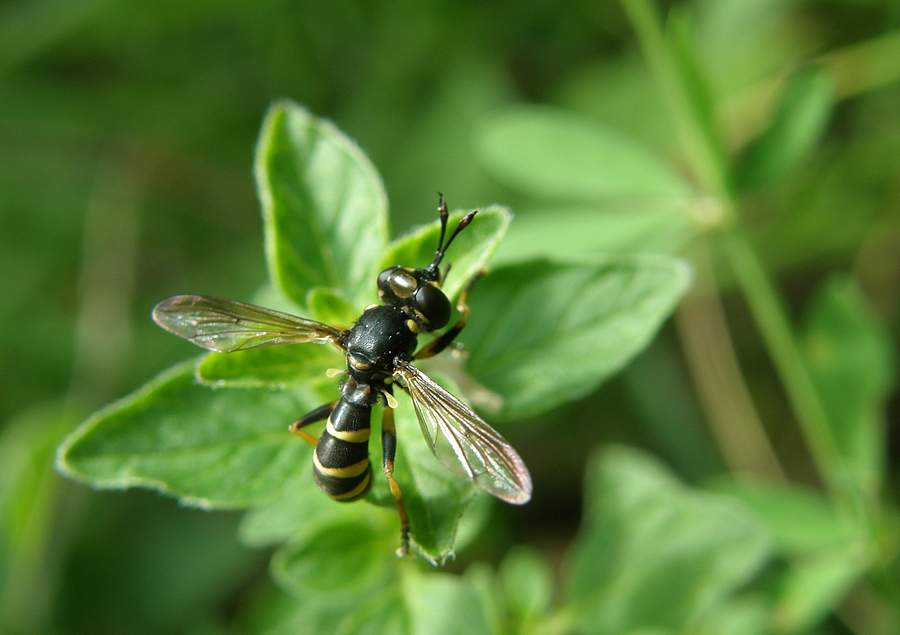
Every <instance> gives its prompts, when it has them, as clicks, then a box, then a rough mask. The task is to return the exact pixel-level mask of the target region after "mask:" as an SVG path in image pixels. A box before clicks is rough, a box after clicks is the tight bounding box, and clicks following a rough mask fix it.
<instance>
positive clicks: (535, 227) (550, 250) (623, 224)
mask: <svg viewBox="0 0 900 635" xmlns="http://www.w3.org/2000/svg"><path fill="white" fill-rule="evenodd" d="M682 202H683V201H682ZM612 207H613V206H598V207H563V208H548V209H535V210H532V211H531V212H529V213H517V214H516V222H514V223H513V224H512V225H511V226H510V228H509V233H508V234H507V235H506V237H505V238H504V239H503V242H501V243H500V245H499V246H498V247H497V252H496V253H495V254H494V256H493V258H492V259H491V262H492V263H495V264H496V263H500V262H509V261H512V260H523V259H525V258H556V259H560V258H563V259H565V258H568V259H572V258H575V257H585V256H590V257H597V256H598V255H601V254H602V255H612V254H628V255H632V254H669V255H675V254H677V253H678V252H679V251H681V249H682V248H684V246H685V245H686V244H688V243H689V242H690V241H691V240H693V239H694V238H696V237H697V235H698V234H699V231H698V228H697V227H696V226H695V225H693V224H692V223H691V222H690V219H689V217H688V214H687V210H685V209H683V208H678V207H679V201H678V200H677V199H676V200H672V201H670V205H669V206H668V207H666V206H665V205H654V206H653V207H652V208H651V209H636V208H635V207H634V206H628V209H613V208H612Z"/></svg>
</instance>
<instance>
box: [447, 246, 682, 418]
mask: <svg viewBox="0 0 900 635" xmlns="http://www.w3.org/2000/svg"><path fill="white" fill-rule="evenodd" d="M689 281H690V270H689V268H688V266H687V265H686V264H685V263H683V262H682V261H680V260H676V259H672V258H667V257H662V256H659V257H652V256H646V257H631V258H628V257H621V258H610V259H604V260H595V261H592V262H590V263H585V264H564V263H561V262H554V261H550V260H531V261H527V262H523V263H518V264H509V265H504V266H501V267H498V268H497V269H494V270H492V271H491V272H490V274H489V275H487V276H485V277H484V278H483V279H482V280H481V281H480V282H479V283H478V284H477V285H476V286H475V288H474V289H473V290H472V293H471V294H470V296H469V304H470V306H471V307H472V317H471V318H470V319H469V323H468V326H467V327H466V330H465V331H463V333H462V335H461V339H463V340H464V341H465V343H466V350H467V351H468V354H469V359H468V364H467V370H468V371H469V372H470V373H471V374H472V376H473V377H474V378H475V379H476V380H477V381H478V382H479V383H481V384H482V385H483V386H484V387H486V388H487V389H488V390H490V391H493V392H495V393H497V394H498V395H500V397H502V399H503V406H504V408H503V414H504V415H505V416H508V417H511V418H514V417H523V416H528V415H532V414H535V413H538V412H543V411H546V410H549V409H550V408H553V407H554V406H556V405H558V404H561V403H564V402H566V401H569V400H572V399H576V398H578V397H581V396H583V395H585V394H587V393H588V392H589V391H591V390H593V389H594V388H595V387H596V386H597V385H598V384H599V383H600V382H602V381H603V380H605V379H606V378H608V377H609V376H610V375H612V374H613V373H615V372H616V371H618V370H619V369H621V368H622V366H624V365H625V364H626V363H627V362H628V361H629V360H630V359H631V358H632V357H634V355H636V354H637V353H639V352H640V351H641V350H642V349H643V348H644V347H645V346H647V344H649V342H650V340H651V339H652V337H653V335H654V334H655V333H656V331H657V329H659V327H660V325H661V324H662V323H663V321H664V320H665V319H666V318H667V317H668V316H669V314H670V313H671V312H672V311H673V310H674V308H675V306H676V304H677V302H678V300H679V298H680V297H681V296H682V294H683V293H684V292H685V290H686V289H687V287H688V283H689Z"/></svg>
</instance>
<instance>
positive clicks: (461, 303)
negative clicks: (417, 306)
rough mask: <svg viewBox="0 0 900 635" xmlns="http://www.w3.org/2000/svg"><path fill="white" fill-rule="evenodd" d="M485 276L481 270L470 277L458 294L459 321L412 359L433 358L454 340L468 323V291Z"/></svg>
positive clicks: (469, 311)
mask: <svg viewBox="0 0 900 635" xmlns="http://www.w3.org/2000/svg"><path fill="white" fill-rule="evenodd" d="M484 274H485V270H484V269H481V270H479V271H478V273H476V274H475V275H474V276H472V278H471V280H469V282H468V283H466V286H465V287H464V288H463V290H462V293H460V294H459V299H458V300H457V301H456V310H457V311H459V312H460V313H461V314H462V315H460V318H459V320H457V322H456V324H454V325H453V326H451V327H450V328H449V329H447V331H446V332H445V333H443V334H442V335H440V336H439V337H436V338H435V339H433V340H432V341H431V342H429V343H428V344H426V345H425V346H423V347H422V348H421V349H420V350H419V352H418V353H416V354H415V355H414V356H413V357H414V358H415V359H423V358H425V357H433V356H434V355H437V354H438V353H440V352H441V351H442V350H444V349H445V348H447V347H448V346H449V345H450V344H451V343H452V342H453V340H455V339H456V336H457V335H459V333H460V331H462V330H463V329H464V328H465V326H466V323H467V322H468V321H469V314H470V313H471V310H470V309H469V305H468V304H467V302H466V301H467V299H468V297H469V291H471V290H472V287H474V286H475V283H476V282H478V281H479V280H481V277H482V276H483V275H484Z"/></svg>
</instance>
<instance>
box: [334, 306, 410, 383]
mask: <svg viewBox="0 0 900 635" xmlns="http://www.w3.org/2000/svg"><path fill="white" fill-rule="evenodd" d="M414 328H415V327H414V323H412V321H411V320H410V319H409V316H408V315H407V314H406V313H404V312H403V310H401V309H399V308H397V307H393V306H374V307H370V308H369V309H367V310H366V311H365V313H363V314H362V315H361V316H360V318H359V321H358V322H357V323H356V324H355V325H354V326H353V328H352V329H350V335H349V337H348V338H347V344H346V346H347V371H348V372H349V373H350V376H351V377H353V378H354V379H356V381H357V382H359V383H362V384H372V383H382V382H383V381H384V379H386V378H387V377H389V376H391V374H392V373H393V370H394V360H395V359H397V358H400V359H405V360H408V359H410V357H411V355H412V353H413V351H415V349H416V332H415V331H414V330H413V329H414Z"/></svg>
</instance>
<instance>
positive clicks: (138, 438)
mask: <svg viewBox="0 0 900 635" xmlns="http://www.w3.org/2000/svg"><path fill="white" fill-rule="evenodd" d="M307 399H308V401H304V400H303V399H302V398H301V396H300V394H298V393H297V392H292V393H287V392H273V391H269V390H212V389H210V388H206V387H203V386H198V385H196V384H195V382H194V363H193V362H190V363H185V364H181V365H179V366H176V367H174V368H172V369H170V370H168V371H166V372H165V373H163V374H161V375H160V376H159V377H157V378H156V379H154V380H153V381H151V382H150V383H148V384H147V385H145V386H144V387H143V388H141V389H139V390H138V391H136V392H134V393H132V394H131V395H129V396H127V397H125V398H123V399H121V400H120V401H117V402H115V403H113V404H111V405H109V406H107V407H106V408H104V409H103V410H101V411H99V412H97V413H96V414H95V415H94V416H92V417H91V418H90V419H88V420H87V421H86V422H85V423H83V424H82V425H81V426H80V427H79V428H77V429H76V430H75V431H74V432H73V433H72V434H70V435H69V436H68V438H67V439H66V440H65V442H64V443H63V444H62V445H61V446H60V448H59V450H58V452H57V467H58V469H59V470H60V471H61V472H62V473H63V474H65V475H66V476H69V477H71V478H74V479H77V480H80V481H84V482H87V483H90V484H91V485H93V486H94V487H98V488H103V489H123V488H127V487H147V488H151V489H156V490H159V491H162V492H165V493H168V494H171V495H172V496H176V497H178V498H179V499H180V500H181V501H182V502H183V503H185V504H188V505H192V506H198V507H204V508H208V509H212V508H242V507H248V506H251V505H259V504H262V503H265V502H266V501H268V500H271V499H272V498H275V497H276V496H277V495H278V494H279V493H280V492H281V489H282V488H283V487H284V485H285V483H286V482H288V481H289V480H290V478H291V476H292V475H294V474H295V473H296V471H297V470H298V469H304V468H305V466H307V465H308V464H309V460H310V458H309V455H310V450H311V449H310V447H309V446H308V445H307V444H306V443H302V442H301V441H300V440H299V439H297V438H296V437H294V436H293V435H291V434H290V432H289V431H288V429H287V426H288V424H289V423H290V422H291V421H293V420H295V419H296V418H297V417H298V416H300V415H301V414H303V413H305V412H307V411H308V410H310V409H311V408H312V407H313V405H312V403H315V402H313V401H312V399H309V398H308V397H307ZM313 399H315V398H313Z"/></svg>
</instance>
